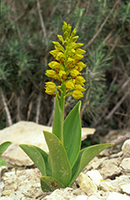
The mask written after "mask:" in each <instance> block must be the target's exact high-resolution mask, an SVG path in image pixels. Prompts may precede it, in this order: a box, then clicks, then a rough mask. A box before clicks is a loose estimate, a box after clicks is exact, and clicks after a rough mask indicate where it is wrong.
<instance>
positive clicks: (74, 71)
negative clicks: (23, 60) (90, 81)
mask: <svg viewBox="0 0 130 200" xmlns="http://www.w3.org/2000/svg"><path fill="white" fill-rule="evenodd" d="M70 74H71V76H72V77H76V76H77V75H79V74H81V73H80V72H79V71H78V70H76V69H72V70H71V71H70Z"/></svg>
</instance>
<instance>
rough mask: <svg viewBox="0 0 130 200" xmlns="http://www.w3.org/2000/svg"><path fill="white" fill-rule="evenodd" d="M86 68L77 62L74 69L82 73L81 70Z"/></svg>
mask: <svg viewBox="0 0 130 200" xmlns="http://www.w3.org/2000/svg"><path fill="white" fill-rule="evenodd" d="M84 67H86V65H85V64H84V63H83V62H81V61H80V62H78V63H77V64H76V66H75V69H77V70H79V71H82V69H83V68H84Z"/></svg>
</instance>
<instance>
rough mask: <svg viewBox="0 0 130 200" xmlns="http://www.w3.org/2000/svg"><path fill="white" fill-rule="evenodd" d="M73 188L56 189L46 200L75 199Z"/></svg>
mask: <svg viewBox="0 0 130 200" xmlns="http://www.w3.org/2000/svg"><path fill="white" fill-rule="evenodd" d="M72 191H73V188H69V187H67V188H65V189H56V190H55V191H54V192H52V193H51V194H50V195H47V196H46V197H45V198H44V200H67V199H74V198H75V195H73V194H72Z"/></svg>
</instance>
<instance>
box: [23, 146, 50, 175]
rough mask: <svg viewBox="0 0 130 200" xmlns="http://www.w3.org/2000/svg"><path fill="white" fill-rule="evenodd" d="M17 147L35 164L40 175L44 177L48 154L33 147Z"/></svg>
mask: <svg viewBox="0 0 130 200" xmlns="http://www.w3.org/2000/svg"><path fill="white" fill-rule="evenodd" d="M19 146H20V147H21V148H22V149H23V151H24V152H25V153H26V154H27V155H28V156H29V157H30V158H31V160H32V161H33V162H34V163H35V165H36V166H37V167H38V169H39V170H40V172H41V173H42V175H43V176H46V175H47V172H46V165H45V162H47V158H48V154H47V153H46V152H44V151H43V150H42V149H40V148H38V147H36V146H34V145H27V144H20V145H19Z"/></svg>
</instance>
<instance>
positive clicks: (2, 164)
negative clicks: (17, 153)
mask: <svg viewBox="0 0 130 200" xmlns="http://www.w3.org/2000/svg"><path fill="white" fill-rule="evenodd" d="M6 165H7V164H6V161H5V160H4V159H2V158H0V166H6Z"/></svg>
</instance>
